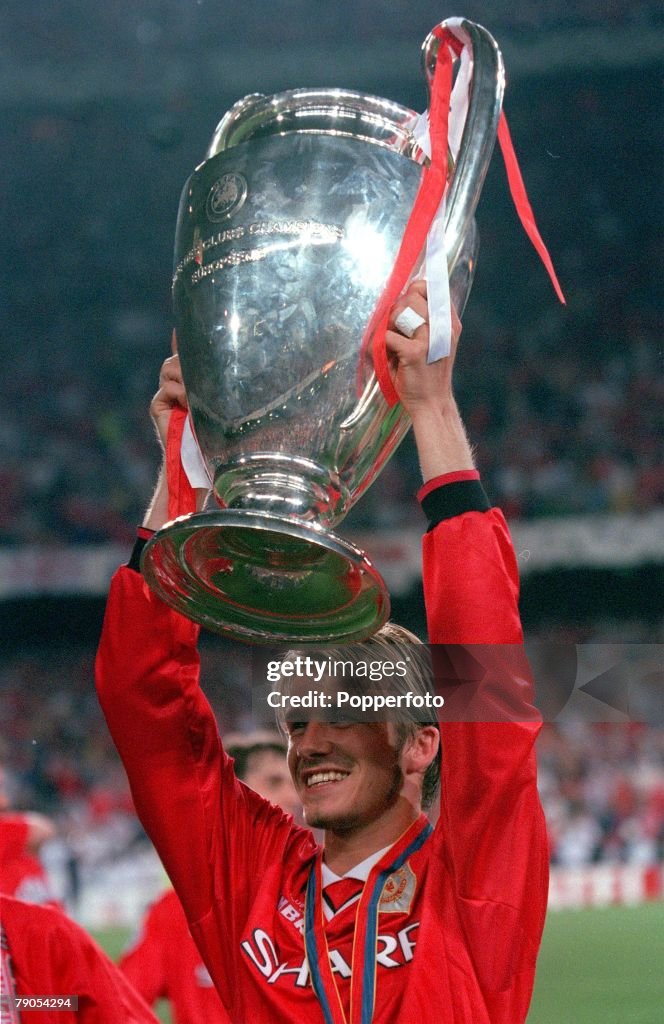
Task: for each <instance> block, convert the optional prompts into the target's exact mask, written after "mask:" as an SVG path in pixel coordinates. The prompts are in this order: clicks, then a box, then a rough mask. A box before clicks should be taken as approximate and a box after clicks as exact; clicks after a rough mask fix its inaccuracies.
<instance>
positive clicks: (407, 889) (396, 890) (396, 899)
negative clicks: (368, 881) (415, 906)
mask: <svg viewBox="0 0 664 1024" xmlns="http://www.w3.org/2000/svg"><path fill="white" fill-rule="evenodd" d="M416 885H417V878H416V876H415V873H414V871H413V870H412V868H411V867H410V865H409V864H404V865H403V867H401V868H399V870H398V871H394V872H393V873H392V874H391V875H390V877H389V878H388V879H387V881H386V882H385V885H384V886H383V891H382V893H381V896H380V903H379V910H380V912H381V914H385V913H387V914H408V913H409V912H410V905H411V903H412V902H413V896H414V895H415V887H416Z"/></svg>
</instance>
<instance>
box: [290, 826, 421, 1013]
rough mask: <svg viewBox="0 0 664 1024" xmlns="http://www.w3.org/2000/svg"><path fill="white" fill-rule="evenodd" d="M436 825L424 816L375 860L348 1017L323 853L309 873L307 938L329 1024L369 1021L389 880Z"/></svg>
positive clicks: (359, 912) (356, 946)
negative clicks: (334, 962)
mask: <svg viewBox="0 0 664 1024" xmlns="http://www.w3.org/2000/svg"><path fill="white" fill-rule="evenodd" d="M432 832H433V827H432V825H431V823H430V822H429V821H428V819H427V818H426V816H425V815H424V814H421V815H420V816H419V818H418V819H417V821H415V822H414V823H413V824H412V825H411V826H410V828H408V829H407V830H406V831H405V832H404V833H403V835H402V836H401V837H400V838H399V839H398V840H397V842H396V843H395V844H394V845H393V846H391V847H390V849H389V850H388V851H387V853H386V854H385V855H384V856H383V857H381V859H380V860H379V861H378V862H377V863H376V864H374V866H373V868H372V869H371V871H370V873H369V877H368V879H367V882H366V885H365V886H364V891H363V893H362V897H361V899H360V901H359V903H358V904H357V905H356V911H355V932H354V936H353V954H352V975H351V983H350V1018H347V1017H346V1014H345V1012H344V1008H343V1003H342V1001H341V996H340V994H339V989H338V987H337V983H336V980H335V977H334V974H333V971H332V967H331V965H330V954H329V948H328V944H327V935H326V932H325V917H324V914H323V901H322V891H323V885H322V870H321V865H322V854H319V855H318V857H317V858H316V861H315V862H314V864H313V865H312V867H311V870H310V872H309V881H308V883H307V895H306V901H305V912H304V914H305V933H304V942H305V949H306V954H307V962H308V964H309V972H310V975H311V983H312V986H313V989H314V992H315V993H316V996H317V997H318V1001H319V1003H320V1005H321V1008H322V1010H323V1016H324V1018H325V1024H371V1021H372V1019H373V1012H374V1005H375V1001H376V966H377V965H376V952H377V950H376V945H377V935H378V910H379V904H380V897H381V894H382V891H383V887H384V885H385V882H386V881H387V879H388V878H389V877H390V875H391V874H393V872H395V871H398V870H399V868H400V867H402V866H403V864H405V863H406V861H407V860H408V858H409V857H411V856H412V855H413V854H414V853H415V852H416V851H417V850H419V849H420V847H421V846H423V844H424V843H425V842H426V840H427V839H428V838H429V836H430V835H431V833H432Z"/></svg>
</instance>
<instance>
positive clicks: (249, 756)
mask: <svg viewBox="0 0 664 1024" xmlns="http://www.w3.org/2000/svg"><path fill="white" fill-rule="evenodd" d="M224 747H225V749H226V751H227V753H228V754H229V755H230V756H231V757H232V758H233V759H234V761H235V774H236V775H237V777H238V778H239V779H241V780H242V782H244V783H245V785H247V786H249V788H250V789H253V790H254V792H256V793H258V794H259V795H260V796H263V797H265V799H266V800H269V801H270V803H273V804H277V805H278V806H279V807H282V808H283V810H284V811H286V813H287V814H292V815H293V817H295V818H299V817H301V814H302V804H301V801H300V800H299V798H298V795H297V792H296V790H295V786H294V785H293V780H292V779H291V775H290V771H289V770H288V762H287V760H286V754H287V750H288V745H287V742H286V740H285V738H284V737H283V736H282V735H280V734H279V733H278V732H272V731H269V730H262V729H260V730H255V731H253V732H247V733H239V732H238V733H230V734H228V735H227V736H225V737H224Z"/></svg>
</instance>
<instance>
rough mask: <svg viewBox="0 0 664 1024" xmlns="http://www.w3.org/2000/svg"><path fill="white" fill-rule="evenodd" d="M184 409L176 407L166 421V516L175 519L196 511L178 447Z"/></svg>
mask: <svg viewBox="0 0 664 1024" xmlns="http://www.w3.org/2000/svg"><path fill="white" fill-rule="evenodd" d="M187 415H188V414H187V411H186V409H181V408H180V407H176V408H175V409H173V412H172V413H171V418H170V420H169V421H168V437H167V439H166V477H167V480H168V518H169V519H175V518H176V517H177V516H182V515H185V513H187V512H195V511H196V494H195V491H194V489H193V487H192V486H191V484H190V483H189V479H188V477H187V474H186V473H185V471H184V466H183V465H182V456H181V455H180V447H181V445H182V434H183V432H184V425H185V422H186V420H187Z"/></svg>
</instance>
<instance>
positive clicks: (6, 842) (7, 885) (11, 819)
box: [0, 812, 56, 903]
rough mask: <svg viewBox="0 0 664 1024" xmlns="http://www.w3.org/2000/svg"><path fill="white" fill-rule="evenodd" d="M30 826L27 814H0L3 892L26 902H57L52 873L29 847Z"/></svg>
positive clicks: (0, 886)
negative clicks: (52, 885)
mask: <svg viewBox="0 0 664 1024" xmlns="http://www.w3.org/2000/svg"><path fill="white" fill-rule="evenodd" d="M29 831H30V826H29V825H28V822H27V820H26V818H25V816H24V815H23V814H21V813H20V812H12V813H8V814H4V813H3V814H0V892H1V893H5V895H7V896H13V897H14V899H17V900H25V902H26V903H56V900H55V897H54V896H53V892H52V890H51V885H50V882H49V880H48V875H47V874H46V871H45V870H44V867H43V865H42V863H41V861H40V860H39V858H38V857H35V855H34V854H33V853H31V852H30V851H29V850H28V845H27V844H28V833H29Z"/></svg>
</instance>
